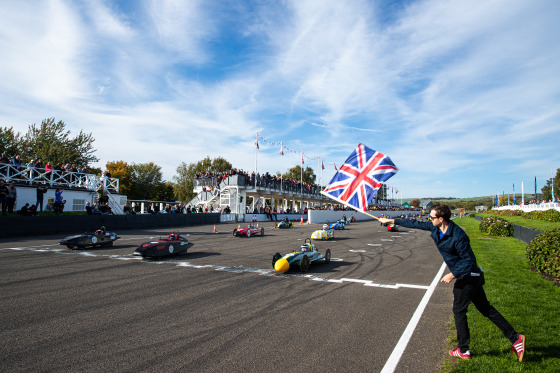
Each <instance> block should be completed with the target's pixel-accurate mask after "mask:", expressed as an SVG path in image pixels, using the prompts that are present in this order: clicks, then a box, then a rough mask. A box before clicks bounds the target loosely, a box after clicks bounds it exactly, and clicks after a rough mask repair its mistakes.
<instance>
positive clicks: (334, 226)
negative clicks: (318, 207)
mask: <svg viewBox="0 0 560 374" xmlns="http://www.w3.org/2000/svg"><path fill="white" fill-rule="evenodd" d="M327 224H328V225H329V228H330V229H332V230H344V226H345V225H344V223H342V222H341V221H336V222H335V223H331V224H329V223H328V222H327Z"/></svg>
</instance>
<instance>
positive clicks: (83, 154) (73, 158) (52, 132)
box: [20, 118, 99, 166]
mask: <svg viewBox="0 0 560 374" xmlns="http://www.w3.org/2000/svg"><path fill="white" fill-rule="evenodd" d="M94 141H95V139H94V138H93V136H92V135H91V133H90V134H86V133H84V132H83V131H80V133H79V134H78V136H76V137H75V138H71V137H70V131H67V130H66V124H65V123H64V122H62V121H58V122H55V120H54V118H48V119H45V120H43V122H41V125H39V126H37V125H35V124H32V125H31V126H29V130H28V131H27V134H25V136H24V137H23V141H22V143H21V146H20V155H21V157H22V159H24V160H26V161H27V160H28V159H31V158H33V159H37V158H41V159H43V161H44V162H47V161H50V162H51V163H52V164H58V163H64V164H67V163H70V164H76V165H83V166H87V165H89V164H90V163H93V162H97V161H99V159H98V158H97V157H95V155H94V153H95V149H94V148H93V142H94Z"/></svg>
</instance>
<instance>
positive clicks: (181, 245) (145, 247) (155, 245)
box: [133, 233, 192, 258]
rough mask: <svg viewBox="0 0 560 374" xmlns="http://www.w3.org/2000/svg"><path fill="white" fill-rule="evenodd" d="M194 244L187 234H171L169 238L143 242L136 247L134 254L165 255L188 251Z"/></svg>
mask: <svg viewBox="0 0 560 374" xmlns="http://www.w3.org/2000/svg"><path fill="white" fill-rule="evenodd" d="M191 246H192V244H191V243H189V240H188V239H187V237H186V236H183V235H179V234H177V233H172V234H169V236H168V237H167V238H160V239H159V240H158V241H153V242H147V243H142V244H140V245H139V246H138V248H136V250H135V251H134V253H133V255H135V256H142V257H144V258H146V257H150V258H153V257H164V256H172V255H178V254H181V253H186V252H187V249H189V248H190V247H191Z"/></svg>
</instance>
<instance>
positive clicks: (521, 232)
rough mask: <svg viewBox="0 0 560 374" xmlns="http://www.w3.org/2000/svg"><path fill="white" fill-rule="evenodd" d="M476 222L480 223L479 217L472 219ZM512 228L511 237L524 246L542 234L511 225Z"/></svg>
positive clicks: (480, 218)
mask: <svg viewBox="0 0 560 374" xmlns="http://www.w3.org/2000/svg"><path fill="white" fill-rule="evenodd" d="M474 218H475V219H476V220H477V221H482V217H481V216H475V217H474ZM511 225H512V226H513V237H514V238H515V239H518V240H521V241H522V242H523V243H525V244H529V243H530V242H531V240H533V239H535V237H536V236H537V235H539V234H542V231H538V230H533V229H530V228H528V227H524V226H519V225H515V224H513V223H512V224H511Z"/></svg>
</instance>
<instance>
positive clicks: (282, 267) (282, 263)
mask: <svg viewBox="0 0 560 374" xmlns="http://www.w3.org/2000/svg"><path fill="white" fill-rule="evenodd" d="M274 270H276V271H277V272H279V273H283V272H285V271H288V270H290V264H289V263H288V261H287V260H286V259H285V258H281V259H279V260H278V261H276V263H275V264H274Z"/></svg>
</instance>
